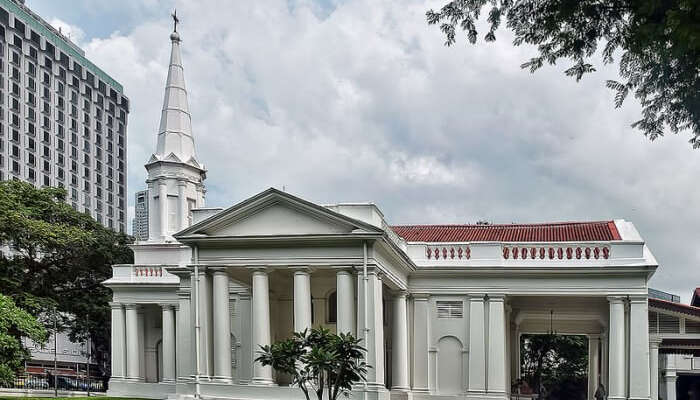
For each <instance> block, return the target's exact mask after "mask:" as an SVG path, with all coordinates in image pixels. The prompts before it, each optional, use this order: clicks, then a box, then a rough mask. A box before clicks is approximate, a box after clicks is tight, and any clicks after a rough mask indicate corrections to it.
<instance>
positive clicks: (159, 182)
mask: <svg viewBox="0 0 700 400" xmlns="http://www.w3.org/2000/svg"><path fill="white" fill-rule="evenodd" d="M157 182H158V185H160V186H165V185H167V184H168V182H166V180H165V178H158V181H157Z"/></svg>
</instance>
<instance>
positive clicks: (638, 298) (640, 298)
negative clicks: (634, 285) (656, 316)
mask: <svg viewBox="0 0 700 400" xmlns="http://www.w3.org/2000/svg"><path fill="white" fill-rule="evenodd" d="M629 300H630V303H637V304H638V303H647V302H648V296H647V295H644V294H640V295H630V296H629Z"/></svg>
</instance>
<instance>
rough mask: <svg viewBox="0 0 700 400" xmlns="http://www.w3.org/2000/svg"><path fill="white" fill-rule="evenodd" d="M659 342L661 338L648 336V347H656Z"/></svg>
mask: <svg viewBox="0 0 700 400" xmlns="http://www.w3.org/2000/svg"><path fill="white" fill-rule="evenodd" d="M661 342H662V339H661V338H660V337H658V336H650V337H649V347H650V348H652V349H658V348H659V345H660V344H661Z"/></svg>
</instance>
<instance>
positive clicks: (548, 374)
mask: <svg viewBox="0 0 700 400" xmlns="http://www.w3.org/2000/svg"><path fill="white" fill-rule="evenodd" d="M520 348H521V350H520V353H521V360H522V361H521V362H522V377H523V379H524V380H525V381H526V382H527V383H528V385H529V386H530V387H531V388H533V389H534V390H535V391H536V392H538V391H539V390H541V389H544V391H545V392H546V393H545V396H546V397H545V398H547V399H582V400H583V399H585V398H586V396H585V395H586V392H587V385H588V380H587V369H588V339H587V338H586V337H585V336H575V335H525V336H523V340H522V341H521V343H520Z"/></svg>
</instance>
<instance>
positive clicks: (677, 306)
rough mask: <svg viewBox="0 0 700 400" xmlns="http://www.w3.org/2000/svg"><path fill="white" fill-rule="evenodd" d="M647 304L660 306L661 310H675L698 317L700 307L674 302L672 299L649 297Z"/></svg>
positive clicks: (699, 315)
mask: <svg viewBox="0 0 700 400" xmlns="http://www.w3.org/2000/svg"><path fill="white" fill-rule="evenodd" d="M649 306H650V307H656V308H660V309H662V310H668V311H675V312H678V313H682V314H688V315H692V316H695V317H700V307H694V306H689V305H687V304H683V303H674V302H672V301H667V300H661V299H655V298H651V297H650V298H649Z"/></svg>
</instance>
